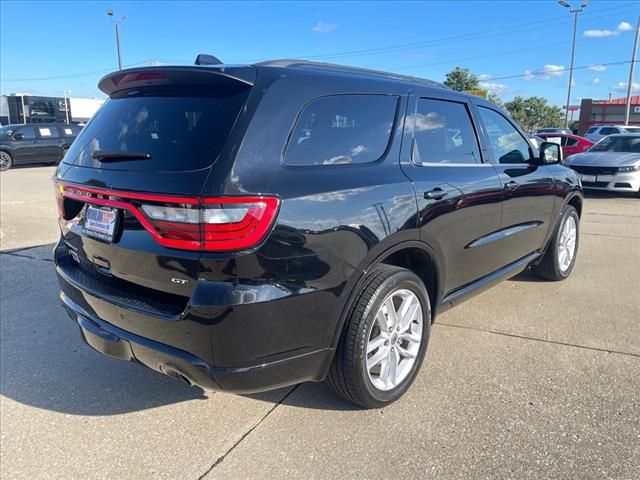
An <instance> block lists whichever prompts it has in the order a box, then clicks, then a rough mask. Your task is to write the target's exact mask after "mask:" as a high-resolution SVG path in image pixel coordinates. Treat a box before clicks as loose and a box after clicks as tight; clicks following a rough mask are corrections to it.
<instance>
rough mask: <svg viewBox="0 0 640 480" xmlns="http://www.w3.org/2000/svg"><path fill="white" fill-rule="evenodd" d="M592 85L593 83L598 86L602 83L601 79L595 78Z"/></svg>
mask: <svg viewBox="0 0 640 480" xmlns="http://www.w3.org/2000/svg"><path fill="white" fill-rule="evenodd" d="M591 83H593V84H594V85H597V84H599V83H600V79H599V78H594V79H593V80H591Z"/></svg>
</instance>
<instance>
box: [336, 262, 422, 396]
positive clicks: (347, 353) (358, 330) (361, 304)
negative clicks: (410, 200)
mask: <svg viewBox="0 0 640 480" xmlns="http://www.w3.org/2000/svg"><path fill="white" fill-rule="evenodd" d="M400 289H407V290H410V291H411V292H412V293H414V294H415V295H416V297H417V298H418V300H419V301H420V305H421V307H422V314H423V318H422V323H423V327H422V340H421V342H420V346H419V351H418V354H417V355H416V360H415V363H414V364H413V366H412V368H411V371H410V373H409V374H408V375H407V377H406V378H405V379H404V380H403V381H401V382H400V383H399V384H398V385H397V386H396V387H395V388H393V389H391V390H386V391H383V390H379V389H378V388H376V387H375V386H374V384H373V383H372V382H371V380H370V378H369V375H368V371H367V368H366V359H367V354H366V348H367V342H368V338H367V335H368V334H369V333H370V331H371V330H370V329H371V325H372V322H374V321H375V315H376V313H377V312H378V309H379V308H380V305H381V304H382V302H383V301H384V300H385V299H386V298H387V296H388V295H390V294H391V293H392V292H394V291H396V290H400ZM430 332H431V305H430V302H429V295H428V292H427V289H426V288H425V286H424V284H423V283H422V281H421V280H420V278H419V277H418V276H417V275H415V274H414V273H412V272H411V271H409V270H406V269H404V268H400V267H395V266H390V265H378V266H376V267H375V268H374V269H373V270H372V271H371V273H370V274H369V275H368V276H367V278H366V279H365V281H364V284H363V286H362V288H361V290H360V292H358V295H357V297H356V299H355V301H354V304H353V306H352V308H351V310H350V312H349V314H348V316H347V318H346V320H345V325H344V328H343V330H342V336H341V338H340V341H339V343H338V347H337V349H336V354H335V357H334V359H333V364H332V365H331V368H330V370H329V375H328V377H327V383H328V384H329V385H330V386H331V388H333V390H334V391H335V392H336V393H337V394H338V395H340V396H341V397H344V398H345V399H347V400H349V401H351V402H353V403H356V404H358V405H360V406H362V407H365V408H380V407H384V406H386V405H388V404H390V403H392V402H394V401H396V400H398V399H399V398H400V397H401V396H402V395H403V394H404V393H405V392H406V391H407V390H408V389H409V387H410V386H411V384H412V383H413V380H414V379H415V377H416V375H417V373H418V371H419V369H420V365H421V364H422V360H423V359H424V356H425V353H426V351H427V346H428V343H429V334H430Z"/></svg>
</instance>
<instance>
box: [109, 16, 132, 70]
mask: <svg viewBox="0 0 640 480" xmlns="http://www.w3.org/2000/svg"><path fill="white" fill-rule="evenodd" d="M107 16H108V17H109V18H110V19H111V23H113V25H114V26H115V28H116V49H117V50H118V70H122V56H121V54H120V24H121V23H122V22H124V20H125V18H127V17H126V16H123V17H122V18H120V20H114V19H113V9H111V8H107Z"/></svg>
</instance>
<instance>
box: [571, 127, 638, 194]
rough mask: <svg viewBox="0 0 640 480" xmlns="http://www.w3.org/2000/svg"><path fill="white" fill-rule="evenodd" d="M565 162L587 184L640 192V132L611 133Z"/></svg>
mask: <svg viewBox="0 0 640 480" xmlns="http://www.w3.org/2000/svg"><path fill="white" fill-rule="evenodd" d="M564 164H565V165H566V166H567V167H569V168H572V169H573V170H575V171H576V172H578V173H579V174H580V177H581V179H582V186H583V187H584V188H594V189H598V190H610V191H614V192H633V193H637V194H640V133H626V134H620V135H609V136H608V137H605V138H603V139H602V140H600V141H599V142H598V143H596V144H595V145H594V146H593V147H591V148H590V149H589V150H588V151H586V152H584V153H578V154H575V155H571V156H570V157H567V159H566V160H565V162H564Z"/></svg>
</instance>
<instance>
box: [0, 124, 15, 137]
mask: <svg viewBox="0 0 640 480" xmlns="http://www.w3.org/2000/svg"><path fill="white" fill-rule="evenodd" d="M14 131H15V128H13V127H11V126H9V125H7V126H6V127H0V138H8V137H10V136H11V135H12V134H13V132H14Z"/></svg>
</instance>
